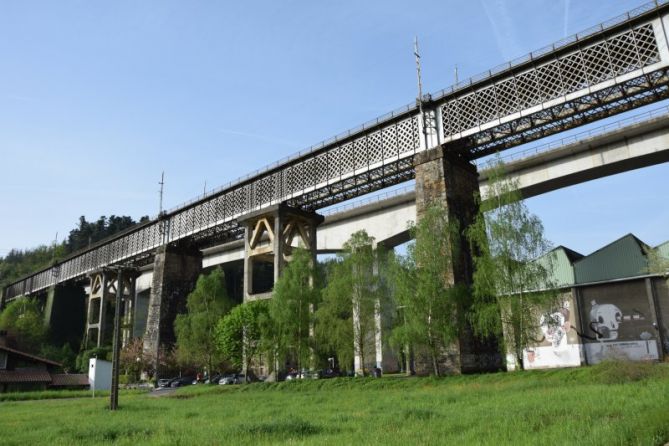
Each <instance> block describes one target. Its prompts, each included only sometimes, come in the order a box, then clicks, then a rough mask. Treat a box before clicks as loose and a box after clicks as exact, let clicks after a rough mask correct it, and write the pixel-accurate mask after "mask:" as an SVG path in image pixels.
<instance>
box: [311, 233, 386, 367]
mask: <svg viewBox="0 0 669 446" xmlns="http://www.w3.org/2000/svg"><path fill="white" fill-rule="evenodd" d="M378 262H379V253H378V250H377V249H376V248H375V246H374V238H373V237H370V236H369V235H368V234H367V232H365V231H358V232H356V233H354V234H353V235H351V238H350V239H349V240H348V241H347V242H346V243H345V244H344V252H343V254H341V255H340V256H339V261H338V262H337V263H335V264H334V265H333V267H332V271H331V273H330V275H329V277H328V283H327V285H326V287H325V289H324V291H323V301H322V303H321V305H320V307H319V309H318V311H317V315H316V319H317V322H318V324H317V337H318V339H319V340H320V342H322V343H323V345H324V346H325V347H326V348H330V349H331V350H333V351H335V352H336V353H337V357H338V359H339V363H340V364H350V363H351V362H353V359H354V358H355V355H356V354H357V355H358V357H359V358H360V368H361V369H362V370H356V372H358V373H360V372H362V373H364V365H365V361H366V358H367V355H368V351H367V350H368V349H367V347H368V346H369V344H370V341H369V338H370V335H373V333H375V330H376V321H375V314H376V313H377V312H378V311H379V308H380V306H381V300H382V299H383V298H384V297H385V295H384V293H383V292H382V290H381V280H380V276H379V274H378V265H379V263H378Z"/></svg>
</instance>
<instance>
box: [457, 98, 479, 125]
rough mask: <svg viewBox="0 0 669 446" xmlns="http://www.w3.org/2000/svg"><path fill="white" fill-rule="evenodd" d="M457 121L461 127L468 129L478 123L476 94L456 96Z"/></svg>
mask: <svg viewBox="0 0 669 446" xmlns="http://www.w3.org/2000/svg"><path fill="white" fill-rule="evenodd" d="M457 101H458V109H459V112H460V115H459V121H460V128H461V129H470V128H473V127H476V126H478V125H479V117H478V110H477V108H478V107H477V106H476V94H474V93H471V94H468V95H467V96H463V97H461V98H458V100H457Z"/></svg>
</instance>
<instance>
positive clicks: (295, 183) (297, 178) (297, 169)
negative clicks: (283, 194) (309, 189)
mask: <svg viewBox="0 0 669 446" xmlns="http://www.w3.org/2000/svg"><path fill="white" fill-rule="evenodd" d="M303 184H304V164H303V163H298V164H295V165H294V166H292V167H291V168H290V185H291V188H290V192H291V193H292V194H295V193H297V192H299V191H301V190H302V189H303V188H304V186H303Z"/></svg>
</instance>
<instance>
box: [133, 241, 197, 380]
mask: <svg viewBox="0 0 669 446" xmlns="http://www.w3.org/2000/svg"><path fill="white" fill-rule="evenodd" d="M201 271H202V253H201V252H200V250H198V249H190V250H188V249H179V248H174V247H168V246H162V247H160V248H158V250H157V252H156V256H155V259H154V262H153V280H152V284H151V295H150V297H149V310H148V315H147V320H146V331H145V333H144V353H145V354H147V355H148V356H149V357H150V358H151V361H152V362H153V367H154V370H156V373H157V374H160V370H159V369H158V365H159V361H158V359H159V358H158V355H159V351H160V346H161V345H172V344H174V342H175V341H176V337H175V335H174V319H175V318H176V315H177V314H178V313H183V312H184V311H185V310H186V298H187V297H188V294H190V292H191V291H193V289H194V288H195V284H196V282H197V279H198V277H199V276H200V272H201Z"/></svg>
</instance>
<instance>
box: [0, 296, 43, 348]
mask: <svg viewBox="0 0 669 446" xmlns="http://www.w3.org/2000/svg"><path fill="white" fill-rule="evenodd" d="M0 330H6V331H7V334H8V335H10V336H11V337H13V338H14V340H15V341H16V344H17V347H18V348H19V349H20V350H24V351H27V352H32V353H38V352H39V350H40V346H41V344H42V342H44V341H45V340H46V335H47V328H46V327H45V326H44V316H43V315H42V310H41V308H40V305H39V302H38V301H37V300H36V299H32V298H21V299H16V300H14V301H12V302H10V303H9V304H8V305H7V307H6V308H5V309H4V310H3V312H2V313H1V314H0Z"/></svg>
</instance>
